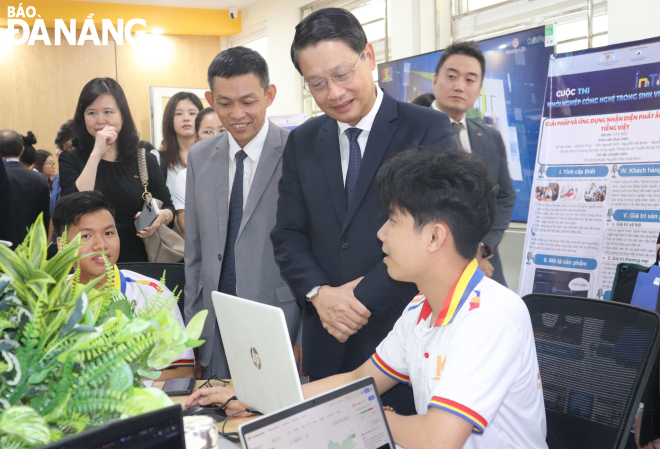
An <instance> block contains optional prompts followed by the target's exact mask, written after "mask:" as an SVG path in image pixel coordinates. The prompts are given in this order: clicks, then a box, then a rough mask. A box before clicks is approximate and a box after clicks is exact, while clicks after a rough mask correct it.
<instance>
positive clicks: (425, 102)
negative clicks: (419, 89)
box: [411, 92, 435, 108]
mask: <svg viewBox="0 0 660 449" xmlns="http://www.w3.org/2000/svg"><path fill="white" fill-rule="evenodd" d="M434 101H435V95H433V92H427V93H425V94H422V95H420V96H419V97H417V98H415V99H414V100H413V101H411V103H412V104H417V105H419V106H424V107H426V108H429V107H431V105H432V104H433V102H434Z"/></svg>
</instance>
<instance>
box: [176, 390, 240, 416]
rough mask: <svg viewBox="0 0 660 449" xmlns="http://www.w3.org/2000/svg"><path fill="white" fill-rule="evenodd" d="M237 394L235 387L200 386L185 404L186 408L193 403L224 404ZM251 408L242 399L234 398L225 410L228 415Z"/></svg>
mask: <svg viewBox="0 0 660 449" xmlns="http://www.w3.org/2000/svg"><path fill="white" fill-rule="evenodd" d="M233 396H236V392H235V391H234V389H233V388H230V387H210V388H200V389H199V390H197V391H195V392H194V393H193V394H191V395H190V396H188V399H187V400H186V403H185V405H184V407H183V408H184V410H185V409H187V408H189V407H192V406H193V405H197V404H199V405H210V404H218V405H222V404H224V403H225V402H227V400H229V398H231V397H233ZM248 408H250V407H249V406H247V405H245V404H243V403H242V402H241V401H239V400H237V399H234V400H233V401H231V402H229V404H227V406H226V407H225V411H226V412H227V415H228V416H229V415H231V414H234V413H238V412H241V411H244V410H245V409H248ZM250 415H251V413H248V412H245V413H240V414H237V415H236V416H250Z"/></svg>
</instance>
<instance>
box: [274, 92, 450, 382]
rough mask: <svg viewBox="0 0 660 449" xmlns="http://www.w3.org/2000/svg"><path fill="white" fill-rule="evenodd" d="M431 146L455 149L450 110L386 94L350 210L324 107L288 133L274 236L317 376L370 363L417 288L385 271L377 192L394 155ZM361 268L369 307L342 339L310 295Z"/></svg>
mask: <svg viewBox="0 0 660 449" xmlns="http://www.w3.org/2000/svg"><path fill="white" fill-rule="evenodd" d="M427 146H430V147H436V148H449V149H455V148H456V142H455V141H454V134H453V131H452V128H451V125H450V122H449V118H448V117H447V116H446V115H444V114H438V113H437V112H435V111H432V110H430V109H428V108H423V107H420V106H417V105H412V104H408V103H402V102H398V101H396V100H394V99H393V98H392V97H390V96H389V95H388V94H387V93H385V94H384V98H383V102H382V104H381V107H380V109H379V111H378V113H377V115H376V117H375V120H374V123H373V126H372V128H371V132H370V133H369V140H368V141H367V146H366V149H365V151H364V156H363V158H362V163H361V166H360V173H359V176H358V179H357V182H356V185H355V191H354V193H353V198H352V201H351V204H350V207H349V208H348V210H347V209H346V202H345V197H344V181H343V176H342V169H341V162H340V153H339V137H338V128H337V122H336V121H335V120H333V119H331V118H330V117H328V116H325V115H324V116H321V117H317V118H314V119H312V120H309V121H308V122H306V123H305V124H303V125H301V126H300V127H298V128H297V129H295V130H294V131H293V132H291V134H290V135H289V140H288V141H287V143H286V147H285V148H284V154H283V156H282V179H281V180H280V185H279V192H280V197H279V201H278V207H277V224H276V225H275V228H274V229H273V232H272V233H271V238H272V240H273V246H274V250H275V259H276V261H277V263H278V264H279V266H280V269H281V271H282V276H283V277H284V279H285V280H286V281H287V282H288V284H289V285H290V286H291V288H292V290H293V292H294V294H295V296H296V299H297V300H298V302H299V304H300V305H301V307H302V308H303V351H304V354H303V364H304V369H305V370H306V371H307V373H308V374H310V375H311V376H313V377H326V376H329V375H332V374H336V373H338V372H340V371H347V370H351V369H354V368H356V367H357V366H359V365H360V364H362V363H364V362H365V360H367V359H368V358H369V357H370V356H371V355H372V354H373V352H374V350H375V348H376V346H377V345H378V343H380V342H381V340H382V339H383V338H384V337H385V336H386V335H387V333H388V332H389V331H390V330H391V329H392V327H393V326H394V323H395V322H396V320H397V319H398V318H399V316H400V315H401V313H402V311H403V308H404V307H405V305H406V304H407V303H408V302H409V301H410V300H411V299H412V298H413V297H414V295H415V294H416V293H417V288H416V287H415V286H414V285H413V284H407V283H401V282H396V281H393V280H392V279H391V278H390V277H389V276H388V275H387V268H386V266H385V264H384V263H383V252H382V247H381V242H380V241H379V240H378V238H377V237H376V233H377V232H378V230H379V229H380V227H381V226H382V225H383V223H384V222H385V221H386V219H387V215H386V213H385V211H383V209H382V208H381V206H380V204H379V200H378V191H377V187H376V173H377V171H378V168H379V167H380V166H381V165H382V164H383V163H384V162H385V161H386V160H387V159H389V158H391V157H392V156H394V155H396V154H397V153H399V152H401V151H404V150H406V149H410V148H419V147H427ZM360 276H364V279H363V280H362V281H361V282H360V283H359V285H358V286H357V287H356V289H355V291H354V294H355V296H356V298H357V299H358V300H359V301H360V302H362V304H364V305H365V306H366V307H367V308H368V309H369V310H370V311H371V314H372V315H371V318H370V319H369V323H368V324H367V325H366V326H364V327H363V328H362V329H360V330H359V331H358V333H357V334H355V335H353V336H351V337H350V338H349V339H348V341H347V342H346V343H344V344H342V343H339V342H338V341H337V340H336V339H335V338H334V337H332V336H331V335H330V334H328V332H327V331H326V330H325V329H323V327H322V325H321V320H320V319H319V317H318V314H317V313H316V309H315V308H314V306H313V305H311V304H309V303H307V301H306V298H305V294H306V293H307V292H308V291H309V290H311V289H312V288H313V287H314V286H316V285H323V284H327V285H330V286H334V287H336V286H340V285H343V284H345V283H347V282H350V281H353V280H355V279H357V278H359V277H360Z"/></svg>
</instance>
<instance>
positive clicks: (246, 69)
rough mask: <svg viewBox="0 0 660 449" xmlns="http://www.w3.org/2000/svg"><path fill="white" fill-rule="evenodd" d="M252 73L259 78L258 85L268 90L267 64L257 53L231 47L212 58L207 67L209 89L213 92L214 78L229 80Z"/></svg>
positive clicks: (248, 49)
mask: <svg viewBox="0 0 660 449" xmlns="http://www.w3.org/2000/svg"><path fill="white" fill-rule="evenodd" d="M248 73H254V74H255V75H256V77H257V78H259V84H260V85H261V87H262V88H263V89H264V92H265V91H266V90H268V86H270V76H269V75H268V63H266V60H265V59H264V58H263V56H261V55H260V54H259V52H257V51H254V50H252V49H251V48H247V47H232V48H228V49H227V50H224V51H221V52H220V53H218V54H217V55H216V57H215V58H213V61H212V62H211V65H210V66H209V70H208V74H207V79H208V82H209V89H211V92H213V82H214V81H215V77H216V76H219V77H220V78H231V77H233V76H239V75H246V74H248Z"/></svg>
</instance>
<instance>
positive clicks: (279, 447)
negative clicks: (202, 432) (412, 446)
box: [238, 377, 395, 449]
mask: <svg viewBox="0 0 660 449" xmlns="http://www.w3.org/2000/svg"><path fill="white" fill-rule="evenodd" d="M238 433H239V435H240V438H241V443H242V444H243V448H244V449H263V448H267V449H328V448H330V449H349V448H351V449H352V448H364V449H394V448H395V445H394V441H393V440H392V435H391V434H390V429H389V427H388V426H387V420H386V418H385V413H384V412H383V406H382V404H381V402H380V396H379V395H378V391H377V390H376V385H375V383H374V379H373V378H372V377H365V378H364V379H360V380H358V381H355V382H353V383H351V384H348V385H345V386H343V387H340V388H337V389H335V390H332V391H329V392H327V393H324V394H321V395H319V396H316V397H314V398H311V399H308V400H306V401H305V402H302V403H300V404H296V405H293V406H291V407H288V408H285V409H284V410H280V411H278V412H275V413H272V414H270V415H266V416H262V417H260V418H257V419H255V420H253V421H249V422H246V423H244V424H242V425H241V426H239V428H238Z"/></svg>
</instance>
